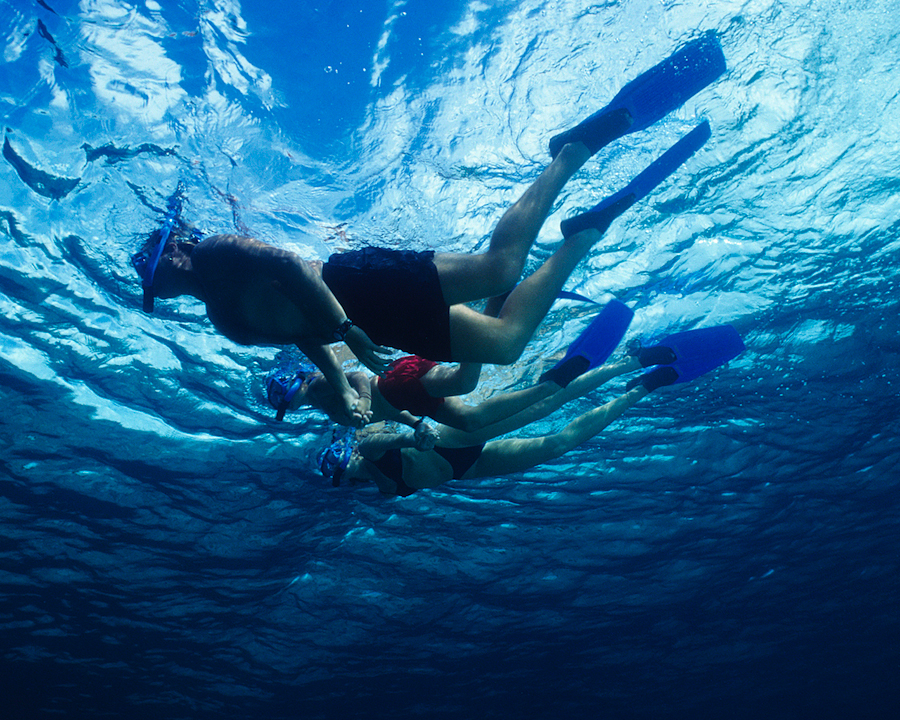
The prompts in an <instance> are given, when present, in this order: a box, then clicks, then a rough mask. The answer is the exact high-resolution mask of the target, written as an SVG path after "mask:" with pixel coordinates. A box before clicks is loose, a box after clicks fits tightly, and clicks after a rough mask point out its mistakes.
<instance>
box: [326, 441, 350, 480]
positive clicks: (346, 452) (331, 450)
mask: <svg viewBox="0 0 900 720" xmlns="http://www.w3.org/2000/svg"><path fill="white" fill-rule="evenodd" d="M351 457H353V447H352V446H351V444H350V439H349V438H344V439H342V440H338V441H336V442H333V443H331V445H329V446H328V447H327V448H325V449H324V450H323V451H322V452H321V453H319V457H318V458H317V459H318V462H319V470H321V471H322V474H323V475H324V476H325V477H326V478H329V479H330V480H331V485H332V487H337V486H338V485H340V484H341V476H342V475H343V474H344V471H345V470H346V469H347V466H348V465H349V464H350V458H351Z"/></svg>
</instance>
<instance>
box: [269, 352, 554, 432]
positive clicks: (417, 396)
mask: <svg viewBox="0 0 900 720" xmlns="http://www.w3.org/2000/svg"><path fill="white" fill-rule="evenodd" d="M480 374H481V365H478V364H472V363H460V364H459V365H442V364H438V363H435V362H433V361H431V360H425V359H424V358H420V357H418V356H416V355H408V356H405V357H402V358H399V359H398V360H395V361H394V362H393V363H392V365H391V367H390V369H389V370H388V371H387V372H386V373H385V374H384V375H383V376H382V377H378V376H377V375H372V376H370V375H367V374H366V373H364V372H351V373H347V380H348V382H349V383H350V386H351V387H353V388H354V390H355V391H356V392H357V394H358V395H359V403H358V404H357V414H356V416H353V417H351V416H350V415H349V414H347V413H345V412H343V408H342V406H341V403H340V402H339V401H338V398H337V394H336V393H335V392H334V390H333V389H332V388H331V385H329V384H328V383H327V382H326V381H325V379H324V377H323V376H322V374H321V373H318V372H313V371H311V370H310V369H302V368H300V367H298V366H297V365H296V364H293V365H291V364H288V365H287V366H280V367H276V368H275V369H273V370H272V371H271V372H270V373H269V374H268V376H267V377H266V396H267V398H268V400H269V403H270V404H271V405H272V407H273V408H275V410H277V411H278V414H277V415H276V418H277V419H281V418H283V417H284V413H285V412H286V411H288V410H298V409H299V408H301V407H303V406H309V407H314V408H316V409H317V410H321V411H322V412H324V413H325V414H326V415H328V417H329V418H330V419H331V420H333V421H334V422H336V423H338V424H339V425H350V426H353V427H362V426H363V425H365V424H368V423H375V422H381V421H384V420H390V421H394V422H399V423H402V424H404V425H408V426H410V427H413V428H418V427H419V426H420V425H421V422H422V418H423V417H430V418H432V419H434V420H437V421H438V422H440V423H443V424H444V425H447V426H449V427H453V428H458V429H460V430H464V431H474V430H478V429H480V428H483V427H486V426H488V425H492V424H493V423H496V422H499V421H500V420H502V419H504V418H507V417H510V416H511V415H514V414H516V413H517V412H519V411H521V410H522V409H524V408H526V407H529V406H530V405H533V404H534V403H536V402H539V401H540V400H543V399H544V398H547V397H550V396H551V395H553V394H554V393H555V392H557V391H559V390H560V385H559V384H557V383H556V382H553V381H552V380H550V379H548V380H546V381H543V382H539V383H538V384H536V385H533V386H531V387H529V388H525V389H524V390H517V391H515V392H511V393H502V394H499V395H495V396H494V397H492V398H489V399H488V400H485V401H484V402H482V403H480V404H478V405H468V404H466V403H465V402H463V401H462V400H460V399H459V398H458V397H456V396H459V395H466V394H467V393H470V392H472V391H473V390H474V389H475V387H476V385H477V383H478V378H479V376H480Z"/></svg>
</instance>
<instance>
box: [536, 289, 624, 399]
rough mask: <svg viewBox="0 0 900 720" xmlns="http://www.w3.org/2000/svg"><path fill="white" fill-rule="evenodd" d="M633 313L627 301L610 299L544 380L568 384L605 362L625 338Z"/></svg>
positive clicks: (545, 375) (544, 376) (560, 384)
mask: <svg viewBox="0 0 900 720" xmlns="http://www.w3.org/2000/svg"><path fill="white" fill-rule="evenodd" d="M633 317H634V312H632V310H631V308H629V307H628V306H627V305H626V304H625V303H622V302H619V301H618V300H610V301H609V302H608V303H607V304H606V306H605V307H604V308H603V310H601V311H600V312H599V313H598V314H597V316H596V317H595V318H594V319H593V320H591V322H590V324H589V325H588V326H587V327H586V328H585V329H584V330H583V331H582V332H581V335H579V336H578V337H577V338H576V340H575V342H573V343H572V344H571V345H569V350H568V352H567V353H566V356H565V357H564V358H563V359H562V360H560V361H559V362H558V363H556V365H554V366H553V367H552V368H550V369H549V370H547V371H546V372H545V373H544V374H543V375H541V382H545V381H547V380H552V381H553V382H555V383H556V384H557V385H559V386H561V387H566V386H567V385H568V384H569V383H570V382H572V380H574V379H575V378H577V377H578V376H579V375H581V374H583V373H585V372H587V371H588V370H591V369H592V368H595V367H598V366H599V365H602V364H603V363H604V362H606V359H607V358H608V357H609V356H610V355H612V351H613V350H615V349H616V347H617V346H618V344H619V343H620V342H622V338H623V337H625V331H626V330H628V326H629V325H630V324H631V319H632V318H633Z"/></svg>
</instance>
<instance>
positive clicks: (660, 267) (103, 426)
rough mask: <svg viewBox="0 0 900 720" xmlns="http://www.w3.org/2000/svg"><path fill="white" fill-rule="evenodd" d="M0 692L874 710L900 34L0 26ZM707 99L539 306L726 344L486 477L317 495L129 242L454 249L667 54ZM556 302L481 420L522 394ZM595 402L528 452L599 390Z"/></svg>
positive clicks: (657, 28)
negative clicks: (693, 151) (588, 301)
mask: <svg viewBox="0 0 900 720" xmlns="http://www.w3.org/2000/svg"><path fill="white" fill-rule="evenodd" d="M0 20H2V23H0V27H2V28H3V41H2V46H3V58H2V66H0V112H2V114H3V131H4V152H3V160H0V289H2V293H0V404H2V408H3V411H2V413H0V418H2V419H0V705H2V707H3V708H4V710H3V711H2V712H3V717H6V718H16V719H20V718H21V719H23V720H24V719H29V718H38V717H49V716H64V717H71V718H121V717H128V718H170V719H178V718H191V719H196V718H225V717H227V718H250V717H253V718H300V717H302V718H349V717H367V718H399V717H403V718H429V719H431V718H507V717H516V718H548V717H560V718H575V717H578V718H582V717H604V718H637V719H644V718H733V719H741V720H744V719H747V720H749V719H751V718H753V719H755V718H761V717H767V718H773V719H782V718H783V719H786V720H787V719H790V720H793V719H797V718H894V717H897V716H898V715H897V713H898V710H900V683H898V678H900V618H898V607H900V603H898V600H900V575H898V570H900V551H898V540H900V521H898V510H897V509H898V500H900V493H898V489H897V488H898V477H900V472H898V470H900V468H898V464H900V441H898V429H900V420H898V407H900V403H898V399H897V394H898V388H900V385H898V383H897V381H896V376H897V372H898V356H900V339H898V329H900V319H898V309H900V303H898V289H900V283H898V278H900V273H898V256H900V237H898V230H900V223H898V210H900V199H898V198H900V195H898V189H900V181H898V179H897V178H898V168H900V139H898V136H900V75H898V73H897V72H896V65H897V59H898V57H900V19H898V15H897V13H896V6H895V4H893V3H891V2H886V1H885V0H875V2H865V3H863V2H855V1H853V0H822V1H821V2H816V3H803V2H790V1H785V0H780V1H776V0H757V1H754V2H749V1H746V2H738V1H735V2H730V1H725V0H701V1H699V2H695V3H673V2H660V1H658V0H621V1H619V2H615V1H612V2H603V3H596V4H590V3H584V2H577V1H576V0H550V1H546V2H545V1H541V0H519V1H517V2H511V1H505V2H494V3H483V2H443V3H437V2H425V1H424V0H409V1H407V2H404V1H403V0H389V1H388V2H379V3H373V2H361V1H360V0H344V2H340V3H338V2H330V1H325V0H322V1H315V0H313V1H304V2H296V1H289V0H279V1H276V2H271V1H270V2H261V1H259V0H255V1H254V2H244V3H239V2H237V1H236V0H193V1H190V0H180V1H179V2H177V3H169V2H161V1H160V2H154V1H153V0H149V1H147V2H125V1H124V0H82V1H81V2H75V1H74V0H68V1H67V0H38V1H36V2H25V1H24V0H15V1H12V0H0ZM707 29H714V30H717V31H718V33H719V34H720V37H721V40H722V45H723V48H724V51H725V55H726V57H727V59H728V64H729V72H728V74H727V75H726V76H725V77H724V78H723V79H722V80H720V81H719V82H718V83H717V84H716V85H714V86H713V87H712V88H710V89H709V90H708V91H705V92H704V93H703V94H701V95H700V96H698V97H697V98H696V99H694V100H692V101H690V102H689V103H688V104H687V105H686V106H685V107H684V108H683V109H681V110H680V111H678V112H676V113H674V114H673V115H671V116H670V117H668V118H667V119H666V120H664V121H663V122H661V123H660V124H658V125H656V126H654V127H653V128H652V129H650V130H648V131H645V132H642V133H638V134H635V135H633V136H630V137H629V138H628V139H627V140H623V141H621V142H619V143H616V144H615V145H613V146H611V147H610V148H609V149H607V150H605V151H604V152H603V153H601V154H600V155H599V156H598V157H597V158H596V159H595V160H594V161H592V163H591V164H589V165H588V166H587V167H586V168H585V169H584V170H583V171H582V172H581V173H580V174H579V175H578V177H577V178H576V179H574V180H573V181H572V182H571V183H570V184H569V185H568V186H567V187H566V189H565V191H564V193H563V195H562V196H561V198H560V201H559V203H558V204H557V207H556V208H555V210H554V213H553V215H552V216H551V218H550V219H549V221H548V223H547V225H546V226H545V228H544V231H543V232H542V234H541V236H540V238H539V240H538V242H537V244H536V245H535V248H534V252H533V253H532V258H531V260H530V261H529V269H533V268H534V267H536V266H537V264H538V263H539V262H540V261H541V260H543V259H544V258H546V257H547V256H548V255H549V253H550V252H552V250H553V249H554V247H555V245H556V243H557V242H558V238H559V235H558V231H557V228H558V223H559V220H561V219H562V218H564V217H566V216H568V215H570V214H572V213H573V212H574V211H576V210H578V209H581V208H585V207H588V206H589V205H591V204H593V203H595V202H597V200H599V199H600V198H602V197H604V196H605V195H607V194H609V193H610V192H612V191H613V190H616V189H618V188H619V187H621V186H622V185H623V184H624V183H625V182H626V181H627V180H628V179H629V178H630V177H632V176H633V175H634V174H635V173H636V172H637V171H639V170H640V169H642V168H643V167H644V166H646V165H647V164H648V162H650V160H652V159H653V158H654V157H656V155H658V154H659V153H660V152H661V151H662V150H663V149H664V148H666V147H668V146H669V145H671V144H672V142H674V140H675V139H677V138H678V137H679V136H680V135H682V134H684V132H686V131H687V130H688V129H689V128H690V127H692V126H693V124H695V123H696V122H697V121H698V120H699V119H700V118H706V119H709V121H710V123H711V125H712V127H713V137H712V139H711V140H710V142H709V143H708V144H707V145H706V147H705V148H704V149H703V150H702V151H701V152H700V153H698V154H697V155H696V156H695V157H694V158H693V159H691V161H690V162H689V163H687V164H686V165H685V167H684V168H683V169H682V170H681V171H680V172H679V173H678V174H677V175H676V176H675V178H674V179H673V180H671V181H669V182H667V183H666V184H665V185H663V186H662V188H660V190H659V191H657V192H656V193H654V194H653V195H652V196H651V197H650V198H648V199H647V201H645V202H643V203H642V204H641V205H639V206H637V207H635V208H634V209H633V210H631V211H630V212H629V213H628V214H627V215H626V216H625V217H623V218H622V219H621V220H620V221H618V222H617V224H616V225H615V226H614V227H613V228H612V229H611V230H610V231H609V233H608V234H607V236H606V238H605V240H604V243H603V244H602V245H601V246H599V247H598V248H596V250H595V252H594V253H593V254H592V255H591V257H589V258H588V259H587V260H586V261H585V262H584V263H583V264H582V266H581V267H580V268H579V269H578V270H577V271H576V274H575V276H573V279H572V282H571V289H573V290H578V291H579V292H582V293H585V294H588V295H590V296H591V297H594V298H596V299H598V300H603V299H605V298H609V297H613V296H615V297H618V298H619V299H620V300H623V301H625V302H627V303H628V304H629V305H630V306H631V307H632V308H634V310H635V313H636V315H635V321H634V323H633V325H632V328H631V330H630V331H629V334H630V335H633V336H640V337H644V338H648V337H653V336H654V335H661V334H664V333H666V332H669V331H672V330H676V329H685V328H689V327H700V326H704V325H711V324H717V323H724V322H730V323H733V324H734V325H735V326H736V327H737V328H738V329H739V330H740V332H741V333H742V335H743V336H744V339H745V341H746V344H747V346H748V350H747V351H746V352H745V353H744V354H743V355H742V356H741V357H740V358H738V359H737V360H736V361H734V362H732V363H731V364H730V365H729V366H728V367H726V368H722V369H720V370H717V371H715V372H714V373H711V374H710V375H709V376H707V377H706V378H704V379H703V380H701V381H698V382H696V383H694V384H691V385H685V386H679V387H678V389H677V390H672V389H669V390H664V391H660V392H659V393H654V394H653V395H652V396H650V397H649V398H648V399H647V400H645V401H643V402H642V403H641V404H639V405H638V406H636V407H635V408H633V409H632V410H631V411H630V412H629V413H628V414H627V415H626V416H625V417H624V418H622V419H621V420H620V421H618V422H617V423H616V424H615V425H613V426H611V427H610V428H609V429H608V430H607V431H606V432H604V433H603V434H602V435H601V436H599V437H597V438H595V439H594V440H592V441H590V442H588V443H586V444H585V445H583V446H582V447H580V448H578V449H577V450H576V451H574V452H572V453H570V454H568V455H567V456H565V457H563V458H561V459H559V460H557V461H555V462H552V463H548V464H547V465H545V466H542V467H540V468H536V469H535V470H533V471H529V472H527V473H524V474H521V475H515V476H510V477H503V478H492V479H488V480H483V481H455V482H452V483H450V484H448V485H447V486H445V487H442V488H440V489H439V490H434V491H428V492H420V493H418V494H416V495H414V496H412V497H411V498H408V499H387V498H383V497H382V496H380V495H379V494H378V493H377V491H375V490H374V489H371V488H366V487H355V488H354V487H351V486H342V487H340V488H336V489H335V488H331V487H330V485H329V484H328V483H327V482H325V481H323V480H322V478H321V477H320V476H318V475H317V474H316V473H315V472H314V471H313V459H314V458H315V455H316V453H317V452H318V450H319V449H320V448H321V447H322V446H323V444H325V443H327V442H328V441H329V440H330V433H331V428H330V426H329V424H328V423H327V421H326V420H325V418H324V417H322V416H320V415H317V414H315V413H305V414H295V415H294V416H293V417H289V420H288V421H287V422H286V423H284V424H276V423H275V422H274V421H273V419H272V412H271V410H270V409H269V408H268V406H267V405H266V404H265V399H264V397H263V391H262V376H263V375H264V373H265V372H266V370H268V369H269V368H270V367H271V365H272V362H273V358H274V357H275V354H276V353H277V351H278V349H277V348H262V349H260V348H245V347H239V346H236V345H234V344H232V343H230V342H229V341H227V340H225V339H224V338H222V337H221V336H219V335H217V334H216V333H215V332H214V331H213V329H212V327H211V326H210V324H209V323H208V321H207V320H206V318H205V316H204V313H203V308H202V307H201V306H199V305H198V304H197V303H196V302H192V301H190V299H187V298H182V299H179V300H173V301H159V302H158V303H157V312H156V313H155V314H154V315H150V316H148V315H145V314H143V313H142V312H141V308H140V287H139V284H138V281H137V278H136V276H135V275H134V273H133V272H132V271H131V269H130V265H129V261H128V259H129V256H130V254H131V253H132V252H133V251H134V250H135V249H136V247H135V246H136V245H137V244H138V243H139V238H140V236H141V234H142V233H146V232H148V231H149V230H151V229H153V228H154V227H156V226H157V224H158V223H159V221H160V219H161V217H162V215H163V212H164V207H165V201H166V198H167V197H168V195H169V194H170V193H171V192H172V191H173V190H174V188H175V185H176V184H177V182H178V181H179V180H181V181H183V182H184V183H185V186H186V215H187V216H188V217H189V219H191V220H192V221H193V222H195V223H196V224H197V225H198V226H199V227H202V228H204V229H205V230H206V231H208V232H225V231H234V230H241V231H247V232H251V233H252V234H253V235H255V236H256V237H259V238H261V239H263V240H266V241H268V242H272V243H275V244H277V245H280V246H282V247H286V248H289V249H291V250H294V251H296V252H299V253H300V254H302V255H304V256H305V257H308V258H314V257H318V258H323V257H325V256H326V255H327V254H328V253H329V252H331V251H332V250H335V249H344V248H347V247H359V246H362V245H364V244H367V243H373V244H381V245H387V246H392V247H404V248H416V249H419V248H434V249H441V250H451V251H458V252H470V251H473V250H478V249H483V247H484V245H485V242H486V240H487V238H488V236H489V234H490V231H491V228H492V227H493V225H494V223H496V221H497V219H498V218H499V216H500V214H501V213H502V212H503V210H504V209H505V208H506V207H508V206H509V204H510V203H511V202H513V201H514V200H515V198H516V197H517V196H518V194H519V193H521V191H522V190H523V189H524V188H525V187H526V186H527V184H528V183H529V182H530V181H531V180H533V179H534V178H535V177H536V176H537V174H538V173H539V172H540V171H541V169H542V168H543V167H544V166H545V164H546V162H547V159H548V157H547V150H546V144H547V140H548V139H549V137H550V136H551V135H552V134H554V133H555V132H558V131H559V130H561V129H563V128H565V127H567V126H569V125H571V124H572V123H573V122H575V121H577V120H578V119H580V117H582V116H583V115H584V114H585V113H586V112H588V111H592V110H593V109H595V108H596V107H599V105H600V103H602V102H605V101H606V100H607V99H608V98H609V97H611V96H612V94H614V92H615V91H616V90H617V89H618V88H619V87H621V85H622V84H623V83H624V82H626V81H627V80H629V79H631V78H632V77H634V75H635V74H637V73H638V72H640V71H641V70H643V69H646V68H647V67H650V66H651V65H653V64H654V63H656V62H657V61H658V60H659V59H661V58H663V57H665V56H666V55H668V54H669V53H670V52H671V51H672V50H673V49H674V48H675V47H676V46H677V45H679V44H681V43H682V42H684V41H685V40H686V39H688V38H690V37H692V36H694V35H696V34H697V33H699V32H700V31H703V30H707ZM590 312H593V311H592V310H590V309H588V308H586V307H585V306H583V305H580V304H578V303H572V302H560V303H558V304H557V306H556V307H555V308H554V310H553V312H552V313H551V315H550V317H549V318H548V319H547V321H546V322H545V323H544V325H543V326H542V327H541V329H540V330H539V332H538V334H537V336H536V337H535V339H534V341H533V343H532V344H531V345H530V346H529V349H528V351H527V352H526V354H525V355H524V356H523V358H522V360H521V361H520V362H519V363H517V364H516V365H515V366H512V367H508V368H492V369H489V370H487V371H486V373H485V383H484V385H483V387H482V388H481V389H480V390H479V393H480V395H479V396H482V397H483V396H486V395H488V394H490V393H492V392H496V391H498V390H503V389H507V388H512V387H519V386H522V385H523V384H527V383H529V382H531V381H533V380H534V378H535V377H536V376H537V374H538V373H539V372H540V368H541V364H542V362H543V359H544V358H546V357H547V356H549V355H550V354H551V353H553V352H555V351H556V350H558V349H559V348H561V347H563V346H564V345H565V344H566V343H567V342H569V341H571V340H572V339H573V338H574V337H575V336H576V335H577V333H578V331H579V330H580V328H582V327H583V326H584V323H585V321H586V319H587V317H589V314H590ZM620 389H621V385H620V384H619V385H616V384H615V383H614V384H613V385H612V386H610V388H608V389H605V390H602V391H600V392H598V393H595V394H594V395H592V396H590V397H588V398H585V399H583V400H581V401H579V402H576V403H574V404H573V405H571V406H569V407H568V408H567V409H566V410H564V411H562V412H561V413H560V414H558V415H557V416H554V417H551V418H549V419H547V420H546V421H543V422H542V423H540V424H539V425H538V426H537V427H536V428H534V429H533V432H545V431H548V430H550V429H552V428H556V427H559V426H560V425H561V424H563V423H564V422H565V419H566V417H569V416H572V415H575V414H577V413H579V412H581V411H583V410H584V409H585V408H587V407H590V406H592V405H595V404H597V403H599V402H603V401H605V399H606V398H608V397H611V396H612V395H614V394H615V393H616V392H618V391H619V390H620Z"/></svg>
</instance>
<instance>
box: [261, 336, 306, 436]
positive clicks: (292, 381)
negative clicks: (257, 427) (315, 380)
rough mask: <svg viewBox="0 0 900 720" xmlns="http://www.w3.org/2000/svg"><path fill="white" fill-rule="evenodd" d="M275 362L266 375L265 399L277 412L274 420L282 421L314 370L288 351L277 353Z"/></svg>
mask: <svg viewBox="0 0 900 720" xmlns="http://www.w3.org/2000/svg"><path fill="white" fill-rule="evenodd" d="M275 362H276V365H275V367H273V368H272V369H271V370H269V372H268V373H267V374H266V399H267V400H268V401H269V405H271V406H272V407H273V408H275V410H276V411H277V413H276V415H275V419H276V420H284V414H285V412H287V410H288V409H289V408H290V406H291V400H293V399H294V396H295V395H296V394H297V393H298V392H299V391H300V388H302V387H303V383H305V382H306V381H307V379H309V376H310V375H311V374H312V373H313V372H314V371H315V368H314V367H311V366H310V365H309V364H308V363H303V362H301V361H300V360H298V359H297V358H296V357H295V356H294V355H292V354H291V353H290V352H289V351H288V350H282V351H281V352H280V353H278V355H277V357H276V358H275Z"/></svg>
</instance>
